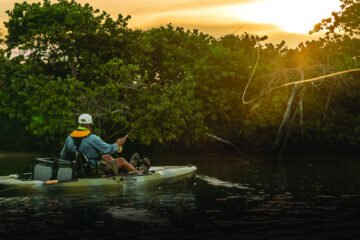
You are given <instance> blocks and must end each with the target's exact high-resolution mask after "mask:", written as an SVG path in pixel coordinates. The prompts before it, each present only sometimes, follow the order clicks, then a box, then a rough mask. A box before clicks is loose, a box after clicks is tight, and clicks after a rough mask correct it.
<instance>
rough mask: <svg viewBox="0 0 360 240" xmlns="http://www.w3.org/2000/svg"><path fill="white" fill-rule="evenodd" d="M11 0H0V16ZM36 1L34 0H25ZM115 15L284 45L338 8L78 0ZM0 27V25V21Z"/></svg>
mask: <svg viewBox="0 0 360 240" xmlns="http://www.w3.org/2000/svg"><path fill="white" fill-rule="evenodd" d="M15 2H23V1H17V0H0V21H1V23H2V22H3V21H6V20H7V15H6V13H5V10H8V9H11V8H12V7H13V5H14V3H15ZM27 2H38V1H27ZM78 2H80V3H86V2H87V3H89V4H90V5H92V6H93V7H94V8H99V9H100V10H104V11H106V12H108V13H109V14H111V15H112V16H114V17H115V16H116V15H117V14H122V15H131V16H132V19H131V20H130V22H129V26H130V27H131V28H141V29H148V28H151V27H158V26H161V25H166V24H168V23H172V24H173V25H174V26H182V27H184V28H186V29H199V30H200V31H202V32H204V33H207V34H210V35H212V36H214V37H220V36H222V35H226V34H230V33H234V32H235V31H236V30H238V31H236V32H235V33H236V34H239V35H241V34H242V33H243V32H248V33H250V34H255V35H259V36H263V35H267V36H268V37H269V41H270V42H273V43H278V42H280V41H281V40H285V41H286V42H287V45H288V46H290V47H296V46H297V44H298V43H300V42H302V41H306V40H308V39H314V38H315V39H316V38H318V37H319V36H320V35H319V34H316V35H311V36H309V35H308V32H309V30H311V29H312V27H313V25H314V24H316V23H318V22H319V21H321V19H323V18H327V17H329V16H331V12H333V11H339V10H340V0H181V1H180V0H133V1H129V0H78ZM0 28H1V29H2V30H3V31H4V26H3V25H0Z"/></svg>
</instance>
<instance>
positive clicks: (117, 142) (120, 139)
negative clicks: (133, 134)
mask: <svg viewBox="0 0 360 240" xmlns="http://www.w3.org/2000/svg"><path fill="white" fill-rule="evenodd" d="M127 137H128V135H127V134H126V135H125V136H124V137H122V138H119V139H118V140H116V142H115V143H116V144H117V145H118V146H122V145H124V143H125V142H126V138H127Z"/></svg>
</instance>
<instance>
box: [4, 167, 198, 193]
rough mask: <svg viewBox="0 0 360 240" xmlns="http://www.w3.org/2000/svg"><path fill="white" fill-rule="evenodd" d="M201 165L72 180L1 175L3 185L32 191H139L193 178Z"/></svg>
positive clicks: (158, 168)
mask: <svg viewBox="0 0 360 240" xmlns="http://www.w3.org/2000/svg"><path fill="white" fill-rule="evenodd" d="M196 170H197V168H196V167H195V166H193V165H188V166H155V167H154V166H153V167H151V168H150V169H149V173H146V174H128V173H123V174H119V175H104V176H101V177H84V178H75V179H69V180H56V179H55V180H32V179H31V178H30V179H24V178H22V177H20V176H19V175H17V174H13V175H9V176H0V188H14V189H19V190H30V191H44V190H45V191H47V190H52V189H53V190H55V189H61V191H67V190H78V189H82V190H84V189H88V190H91V189H98V188H102V189H108V188H109V189H116V190H120V191H122V190H136V189H140V188H144V187H145V188H153V187H155V188H156V187H162V186H166V185H168V184H173V183H178V182H182V181H192V180H193V179H194V177H195V173H196Z"/></svg>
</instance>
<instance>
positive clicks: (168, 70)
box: [0, 0, 360, 151]
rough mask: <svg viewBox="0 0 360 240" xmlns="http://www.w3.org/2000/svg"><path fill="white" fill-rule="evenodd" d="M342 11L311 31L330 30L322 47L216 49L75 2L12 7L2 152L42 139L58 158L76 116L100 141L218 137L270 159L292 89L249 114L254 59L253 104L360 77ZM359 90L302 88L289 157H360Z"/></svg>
mask: <svg viewBox="0 0 360 240" xmlns="http://www.w3.org/2000/svg"><path fill="white" fill-rule="evenodd" d="M343 3H344V4H343V6H342V8H343V9H342V11H340V12H339V13H334V14H333V17H332V18H329V19H326V20H324V21H323V22H322V23H319V24H318V25H316V26H315V28H314V31H320V30H326V31H327V32H328V34H327V37H326V38H324V39H319V40H316V41H312V42H306V43H301V44H300V45H299V46H298V47H297V48H296V49H289V48H287V47H286V43H285V42H281V43H279V44H276V45H274V44H269V43H265V42H264V41H265V40H266V38H267V37H266V36H253V35H250V34H248V33H243V34H241V35H227V36H223V37H221V38H219V39H215V38H213V37H211V36H209V35H207V34H203V33H201V32H199V31H197V30H193V31H189V30H185V29H183V28H180V27H173V26H172V25H168V26H163V27H159V28H153V29H150V30H147V31H141V30H133V29H130V28H128V27H127V22H128V20H129V19H130V17H123V16H122V15H119V16H118V18H117V19H116V20H114V19H112V18H111V17H110V16H109V15H108V14H107V13H105V12H100V11H99V10H96V9H93V8H92V7H91V6H90V5H88V4H86V5H80V4H78V3H77V2H76V1H67V0H59V1H57V2H50V1H49V0H44V1H43V3H35V4H29V3H26V2H24V3H21V4H15V6H14V8H13V9H12V10H11V11H8V15H9V21H8V22H6V23H5V26H6V27H7V31H8V35H7V36H5V45H6V50H4V51H3V52H1V54H0V120H1V121H0V122H1V128H0V131H1V133H2V135H3V133H5V134H6V136H7V137H3V138H2V141H3V142H14V145H15V144H24V145H25V144H26V145H29V146H31V147H34V146H37V144H35V143H31V144H27V143H26V141H30V140H32V139H34V138H36V139H38V140H39V141H37V142H38V144H39V143H41V145H49V146H50V145H52V146H55V147H57V148H58V147H59V146H60V145H61V143H62V142H63V140H64V138H65V137H66V136H67V134H68V132H69V131H70V130H71V129H72V128H74V127H75V124H76V118H77V116H78V115H79V114H80V113H83V112H88V113H90V114H92V115H93V116H94V117H95V122H96V128H97V131H98V134H100V135H101V136H103V137H104V138H106V136H113V137H116V136H119V135H122V134H125V133H129V134H130V140H132V141H133V142H136V143H139V144H145V145H152V146H161V145H162V146H173V145H174V144H175V145H190V146H193V145H194V144H204V143H208V142H209V141H210V139H209V137H208V135H207V134H206V133H211V134H215V135H217V136H220V137H222V138H224V139H228V140H230V141H232V142H233V143H235V144H236V145H238V146H240V147H242V148H244V149H247V151H256V150H259V149H270V148H271V147H272V143H273V141H274V140H275V137H276V133H277V130H278V128H279V125H280V123H281V122H282V119H283V117H284V112H285V109H286V106H287V104H288V102H289V96H290V93H291V91H292V87H288V88H281V89H279V90H277V91H274V92H271V93H270V94H267V95H265V96H264V97H262V98H260V99H259V100H258V101H255V102H253V103H251V104H249V105H245V104H243V102H242V93H243V91H244V88H245V86H246V84H247V82H248V80H249V78H250V75H251V73H252V71H253V68H254V65H255V62H256V60H257V51H259V55H260V58H259V64H258V66H257V68H256V71H255V76H254V78H253V79H252V82H251V84H250V87H249V89H248V91H247V92H246V96H245V98H246V99H249V98H253V97H256V96H258V95H259V94H261V93H262V92H264V91H266V90H269V89H271V88H273V87H275V86H279V85H281V84H283V83H287V82H292V81H296V80H300V79H301V74H304V78H310V77H315V76H320V75H323V74H327V73H331V72H336V71H340V70H345V69H351V68H359V65H360V39H359V30H360V29H359V17H358V16H359V11H360V7H359V3H358V2H357V1H348V0H343ZM353 16H357V17H355V18H354V17H353ZM337 29H339V30H343V31H342V32H341V33H342V35H340V34H337ZM334 36H335V37H334ZM358 80H359V73H352V74H346V75H341V76H338V77H336V78H329V79H327V80H324V81H318V82H314V83H310V84H302V85H301V86H300V88H299V89H300V90H299V92H298V93H297V94H296V97H295V99H296V100H295V102H296V104H295V105H294V106H295V107H293V108H294V109H293V110H292V112H293V114H292V120H291V130H292V131H291V134H290V137H289V142H288V149H291V150H297V151H299V150H304V149H306V150H316V149H314V146H316V147H321V148H322V149H334V147H339V148H340V147H341V148H342V149H347V150H348V149H356V148H358V147H359V145H360V114H359V110H358V109H359V108H360V94H359V92H360V91H359V90H360V82H359V81H358ZM5 134H4V135H5ZM13 134H16V135H17V136H18V137H14V136H13ZM14 139H17V140H16V141H14ZM111 139H112V138H110V139H109V140H111ZM2 145H3V147H7V148H8V146H9V145H4V144H2ZM317 149H318V148H317Z"/></svg>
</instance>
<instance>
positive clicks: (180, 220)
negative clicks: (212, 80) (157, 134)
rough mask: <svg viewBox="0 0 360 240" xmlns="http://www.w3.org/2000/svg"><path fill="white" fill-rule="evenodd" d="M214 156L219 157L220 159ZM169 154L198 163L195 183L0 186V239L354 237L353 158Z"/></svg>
mask: <svg viewBox="0 0 360 240" xmlns="http://www.w3.org/2000/svg"><path fill="white" fill-rule="evenodd" d="M166 160H167V161H169V159H166ZM220 160H221V161H222V162H223V163H226V164H221V165H220V166H219V161H220ZM164 161H165V160H164ZM171 161H172V164H174V165H184V164H187V163H189V162H191V163H193V164H195V165H197V166H198V168H199V175H198V177H197V178H196V182H195V183H196V184H194V185H191V184H190V185H189V184H181V185H176V186H168V187H166V188H159V189H142V190H141V191H126V192H108V191H101V189H99V190H98V191H89V192H79V193H76V192H75V193H62V192H61V191H60V192H43V193H26V194H25V193H19V192H16V191H13V190H12V191H5V192H0V216H1V218H0V234H1V236H0V238H1V239H23V238H24V237H27V236H29V235H31V236H33V237H37V238H39V237H42V236H44V235H45V234H46V236H51V237H50V238H51V239H63V238H65V237H70V236H71V237H72V238H74V237H76V238H79V239H115V238H120V237H121V238H124V237H131V238H135V239H149V238H161V239H168V238H175V239H273V238H276V239H304V238H316V239H346V238H348V239H357V238H360V232H359V230H358V229H359V227H360V214H359V213H360V175H359V174H358V173H359V172H360V164H359V163H358V162H357V161H356V160H355V159H351V158H350V159H347V161H344V160H343V159H340V160H336V159H335V160H331V161H330V159H325V161H323V160H321V159H320V160H319V159H317V158H302V159H294V160H293V161H289V162H285V163H270V162H264V161H253V162H249V163H247V162H242V161H240V160H237V159H226V158H222V159H219V157H214V158H212V157H206V158H205V157H199V158H191V159H190V158H188V157H186V158H185V157H184V158H175V159H172V160H171ZM154 162H155V163H156V164H157V165H164V162H161V160H159V161H158V162H156V161H154ZM167 163H168V162H167ZM9 233H11V238H9V237H8V236H9V235H8V234H9ZM4 236H5V238H4Z"/></svg>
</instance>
